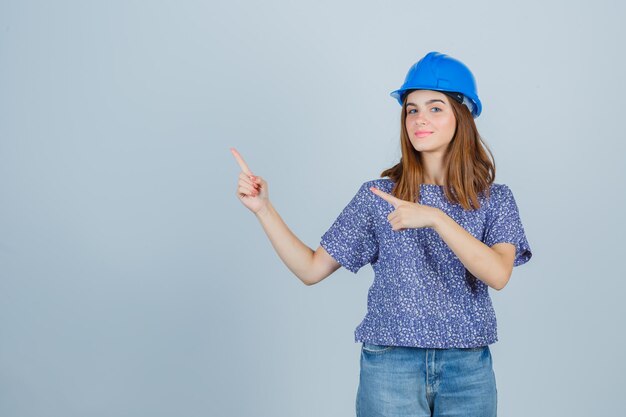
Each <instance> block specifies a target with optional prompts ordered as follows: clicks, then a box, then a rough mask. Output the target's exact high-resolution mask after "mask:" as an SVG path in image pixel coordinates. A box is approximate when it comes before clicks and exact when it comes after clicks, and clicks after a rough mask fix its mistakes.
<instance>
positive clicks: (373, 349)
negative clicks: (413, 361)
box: [362, 342, 395, 354]
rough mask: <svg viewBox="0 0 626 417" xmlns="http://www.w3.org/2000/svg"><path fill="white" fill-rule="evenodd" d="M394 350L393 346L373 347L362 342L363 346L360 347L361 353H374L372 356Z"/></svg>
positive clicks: (373, 345) (371, 344)
mask: <svg viewBox="0 0 626 417" xmlns="http://www.w3.org/2000/svg"><path fill="white" fill-rule="evenodd" d="M394 348H395V346H387V345H375V344H373V343H367V342H363V346H362V349H363V351H365V352H367V353H374V354H380V353H385V352H389V351H390V350H392V349H394Z"/></svg>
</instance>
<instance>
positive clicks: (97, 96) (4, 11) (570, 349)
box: [0, 0, 626, 417]
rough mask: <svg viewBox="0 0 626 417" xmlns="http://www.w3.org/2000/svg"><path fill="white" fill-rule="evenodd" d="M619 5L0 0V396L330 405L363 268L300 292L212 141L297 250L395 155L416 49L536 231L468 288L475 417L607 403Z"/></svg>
mask: <svg viewBox="0 0 626 417" xmlns="http://www.w3.org/2000/svg"><path fill="white" fill-rule="evenodd" d="M625 11H626V10H625V7H624V6H623V3H619V2H617V1H594V2H581V1H578V2H571V1H570V2H565V1H558V2H557V1H554V2H539V1H525V2H517V4H503V3H502V2H495V1H494V2H487V1H473V2H461V1H459V2H422V1H395V2H379V1H375V2H374V1H339V2H337V1H328V0H322V1H319V0H318V1H314V2H313V1H307V2H303V1H300V2H287V1H282V2H280V1H271V0H270V1H263V2H253V1H229V2H202V1H111V0H108V1H98V2H91V1H55V2H49V1H22V0H20V1H11V2H9V1H6V0H2V1H1V2H0V196H1V200H0V274H1V277H0V415H1V416H7V417H23V416H33V417H41V416H59V417H61V416H62V417H72V416H76V417H79V416H80V417H84V416H102V417H105V416H106V417H113V416H116V417H117V416H129V417H130V416H133V417H136V416H151V417H157V416H275V417H278V416H289V417H296V416H302V417H304V416H349V415H354V401H355V395H356V389H357V385H358V371H359V354H360V345H359V344H357V343H354V339H353V337H354V334H353V332H354V328H355V327H356V326H357V325H358V324H359V323H360V321H361V319H362V318H363V316H364V314H365V309H366V299H367V290H368V288H369V285H370V284H371V281H372V277H373V273H372V270H371V267H369V266H366V267H364V268H363V269H362V270H361V271H360V272H359V273H358V274H357V275H352V274H351V273H350V272H348V271H346V270H345V269H343V268H342V269H340V270H339V271H337V272H336V273H335V274H333V275H332V276H331V277H329V278H327V279H326V280H324V281H323V282H322V283H320V284H319V285H315V286H312V287H306V286H304V285H303V284H301V283H300V281H299V280H298V279H297V278H296V277H295V276H294V275H293V274H292V273H291V272H290V271H289V270H288V269H287V268H286V266H285V265H284V264H283V263H282V262H281V260H280V259H279V258H278V256H277V255H276V253H275V252H274V250H273V248H272V246H271V244H270V242H269V240H268V239H267V237H266V235H265V234H264V233H263V230H262V228H261V226H260V224H259V223H258V221H257V220H256V218H255V217H254V215H252V214H251V213H250V212H249V211H248V210H247V209H246V208H245V207H244V206H243V205H242V204H241V203H240V202H239V201H238V199H237V197H236V195H235V194H236V184H237V180H238V174H239V167H238V166H237V164H236V162H235V160H234V158H233V157H232V155H231V153H230V151H229V148H230V147H231V146H234V147H235V148H237V149H238V150H239V151H240V152H241V154H242V155H243V157H244V158H245V159H246V161H247V162H248V164H249V165H250V168H251V169H252V170H253V172H254V173H256V174H258V175H261V176H263V177H264V178H265V179H266V180H267V181H268V183H269V190H270V198H271V200H272V201H273V204H274V206H275V207H276V208H277V210H278V211H279V213H280V214H281V216H282V217H283V219H284V220H285V222H286V223H287V224H288V225H289V227H290V228H291V230H292V231H293V232H294V233H295V234H296V235H297V236H298V237H299V238H300V239H301V240H302V241H303V242H305V243H306V244H307V245H309V246H310V247H311V248H312V249H315V248H317V246H318V245H319V240H320V237H321V235H322V234H323V233H324V232H325V231H326V230H327V228H328V227H329V226H330V225H331V223H332V221H333V220H334V219H335V218H336V216H337V215H338V214H339V212H340V211H341V209H343V207H344V206H345V205H346V204H347V203H348V201H349V200H350V198H352V196H353V195H354V194H355V193H356V190H357V189H358V187H359V186H360V185H361V184H362V183H363V182H364V181H366V180H369V179H374V178H377V177H378V175H379V173H380V172H381V171H382V170H383V169H385V168H387V167H390V166H392V165H393V164H395V163H396V162H397V160H398V158H399V156H400V151H399V145H398V143H399V139H398V138H399V111H400V107H399V106H398V103H397V102H395V101H394V100H393V99H392V98H391V97H390V96H389V92H390V91H392V90H394V89H396V88H398V87H399V86H400V84H401V83H402V81H403V80H404V76H405V74H406V71H407V69H408V68H409V66H410V65H412V64H413V63H414V62H415V61H416V60H417V59H419V58H420V57H421V56H423V55H425V54H426V53H427V52H429V51H432V50H435V51H439V52H444V53H447V54H450V55H452V56H453V57H456V58H458V59H460V60H462V61H463V62H465V63H466V64H467V65H468V66H469V67H470V68H471V69H472V71H473V72H474V75H475V76H476V78H477V81H478V88H479V94H480V97H481V99H482V101H483V105H484V110H483V114H482V115H481V116H480V117H479V118H478V119H477V123H478V127H479V130H480V133H481V134H482V135H483V137H484V139H485V141H486V142H487V144H488V145H489V146H490V148H491V149H492V151H493V152H494V155H495V159H496V168H497V178H496V182H497V183H504V184H507V185H509V187H510V188H511V189H512V190H513V192H514V195H515V197H516V200H517V202H518V206H519V209H520V213H521V216H522V220H523V222H524V226H525V230H526V233H527V237H528V240H529V243H530V245H531V247H532V249H533V258H532V260H531V261H530V262H529V263H528V264H526V265H523V266H521V267H519V268H515V270H514V273H513V276H512V278H511V281H510V282H509V284H508V285H507V287H506V288H505V289H504V290H502V291H500V292H497V291H495V292H494V291H492V292H491V294H492V299H493V302H494V305H495V308H496V313H497V316H498V330H499V339H500V340H499V341H498V342H497V343H496V344H494V345H491V350H492V355H493V359H494V369H495V372H496V378H497V384H498V392H499V397H498V404H499V413H500V414H501V415H502V416H511V417H515V416H529V415H542V416H568V417H574V416H589V415H596V416H602V415H605V416H608V415H617V414H619V411H618V410H619V409H620V407H621V403H622V398H621V397H622V387H623V386H624V385H625V384H626V377H625V376H624V375H625V372H626V366H625V361H624V354H623V350H624V345H625V342H626V340H625V337H624V330H623V329H624V325H623V321H622V319H623V318H624V316H625V313H626V308H625V307H624V304H625V303H624V301H623V297H624V291H625V290H626V284H624V272H623V266H622V265H623V260H624V242H623V240H624V235H625V233H626V230H625V225H624V224H625V223H624V217H623V213H624V211H625V208H626V207H625V204H624V185H625V184H624V183H625V181H624V179H625V172H624V151H625V150H626V145H625V139H626V138H625V135H624V127H623V121H624V116H623V109H624V104H623V98H624V96H625V95H626V86H625V82H624V74H625V73H626V65H625V61H624V56H623V39H625V38H626V33H625V30H624V26H623V16H624V15H625V14H626V13H625ZM490 291H491V290H490Z"/></svg>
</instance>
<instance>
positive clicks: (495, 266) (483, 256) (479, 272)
mask: <svg viewBox="0 0 626 417" xmlns="http://www.w3.org/2000/svg"><path fill="white" fill-rule="evenodd" d="M433 229H434V230H435V231H436V232H437V233H438V234H439V236H440V237H441V239H443V241H444V242H446V244H447V245H448V247H449V248H450V249H451V250H452V252H454V254H455V255H456V256H457V257H458V258H459V260H460V261H461V263H462V264H463V265H464V266H465V268H466V269H467V270H468V271H469V272H471V273H472V275H474V276H475V277H476V278H478V279H480V280H481V281H483V282H484V283H485V284H487V285H489V286H490V287H491V288H494V289H497V290H499V289H500V288H502V287H503V285H505V284H506V282H505V268H504V263H503V261H502V258H501V256H500V255H499V254H498V253H497V252H496V251H494V250H493V249H491V248H490V247H489V246H487V245H485V244H484V243H483V242H481V241H480V240H478V239H476V238H475V237H474V236H473V235H472V234H471V233H469V232H468V231H467V230H465V229H464V228H463V227H461V226H460V225H459V224H458V223H457V222H456V221H454V219H452V218H451V217H450V216H448V215H447V214H446V213H444V212H443V211H441V210H438V214H437V216H436V219H435V222H434V225H433Z"/></svg>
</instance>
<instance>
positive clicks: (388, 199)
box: [370, 186, 400, 207]
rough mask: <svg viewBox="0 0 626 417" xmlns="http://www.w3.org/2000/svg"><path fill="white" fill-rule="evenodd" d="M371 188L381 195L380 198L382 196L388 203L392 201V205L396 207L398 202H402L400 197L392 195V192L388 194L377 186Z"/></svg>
mask: <svg viewBox="0 0 626 417" xmlns="http://www.w3.org/2000/svg"><path fill="white" fill-rule="evenodd" d="M370 190H371V191H372V192H373V193H374V194H376V195H377V196H379V197H380V198H382V199H383V200H385V201H387V202H388V203H391V205H393V206H394V207H398V203H399V202H400V200H399V199H397V198H396V197H394V196H392V195H391V194H388V193H386V192H384V191H382V190H379V189H378V188H376V187H373V186H372V187H370Z"/></svg>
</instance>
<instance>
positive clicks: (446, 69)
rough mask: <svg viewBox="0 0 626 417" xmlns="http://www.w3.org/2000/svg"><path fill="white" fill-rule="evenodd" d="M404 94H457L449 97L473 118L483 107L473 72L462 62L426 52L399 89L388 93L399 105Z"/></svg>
mask: <svg viewBox="0 0 626 417" xmlns="http://www.w3.org/2000/svg"><path fill="white" fill-rule="evenodd" d="M407 90H435V91H441V92H442V93H459V94H461V96H459V95H458V94H456V96H457V97H458V98H457V97H454V95H450V94H448V95H450V96H451V97H453V98H457V101H459V102H462V103H463V104H465V105H466V106H467V107H468V108H469V109H470V112H471V113H472V116H473V117H474V118H477V117H478V116H479V115H480V112H481V111H482V104H481V103H480V99H479V98H478V91H477V90H476V80H475V79H474V76H473V75H472V72H471V71H470V70H469V68H467V66H465V64H463V63H462V62H461V61H459V60H457V59H454V58H452V57H451V56H449V55H446V54H442V53H439V52H434V51H433V52H429V53H428V54H426V56H424V57H423V58H422V59H420V60H419V61H417V62H416V63H415V64H413V66H412V67H411V68H410V69H409V72H408V73H407V75H406V78H405V80H404V84H402V87H400V89H399V90H395V91H393V92H391V96H392V97H394V98H395V99H397V100H398V103H400V105H402V103H403V101H404V96H405V94H406V92H407ZM459 99H460V100H459ZM461 100H462V101H461Z"/></svg>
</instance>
